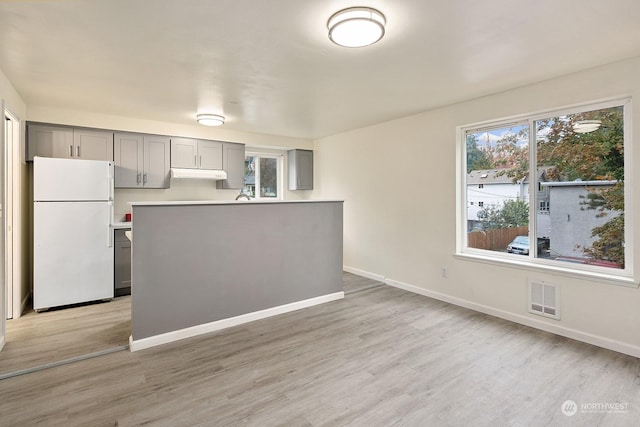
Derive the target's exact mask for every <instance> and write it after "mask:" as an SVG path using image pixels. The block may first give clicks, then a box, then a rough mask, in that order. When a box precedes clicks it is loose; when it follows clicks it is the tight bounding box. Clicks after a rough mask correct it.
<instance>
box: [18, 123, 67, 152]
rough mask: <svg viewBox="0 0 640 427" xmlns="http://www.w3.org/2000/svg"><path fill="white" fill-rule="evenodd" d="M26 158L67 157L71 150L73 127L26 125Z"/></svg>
mask: <svg viewBox="0 0 640 427" xmlns="http://www.w3.org/2000/svg"><path fill="white" fill-rule="evenodd" d="M27 144H28V145H27V146H28V150H27V151H28V153H27V160H33V158H34V157H35V156H40V157H60V158H65V159H68V158H70V157H71V154H72V152H73V129H72V128H68V127H62V126H45V125H32V124H29V125H28V126H27Z"/></svg>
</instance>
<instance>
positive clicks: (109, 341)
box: [0, 296, 131, 375]
mask: <svg viewBox="0 0 640 427" xmlns="http://www.w3.org/2000/svg"><path fill="white" fill-rule="evenodd" d="M129 335H131V296H123V297H118V298H115V299H114V300H112V301H110V302H105V303H96V304H88V305H78V306H74V307H69V308H64V309H54V310H50V311H46V312H41V313H36V312H34V311H33V310H29V311H27V312H26V313H25V314H24V315H23V316H22V317H20V318H19V319H15V320H8V321H7V343H6V345H5V347H4V349H3V350H2V351H0V375H2V374H7V373H9V372H15V371H19V370H23V369H28V368H33V367H36V366H40V365H46V364H49V363H54V362H59V361H61V360H65V359H69V358H73V357H77V356H81V355H85V354H88V353H93V352H97V351H101V350H106V349H110V348H113V347H119V346H126V345H128V344H129Z"/></svg>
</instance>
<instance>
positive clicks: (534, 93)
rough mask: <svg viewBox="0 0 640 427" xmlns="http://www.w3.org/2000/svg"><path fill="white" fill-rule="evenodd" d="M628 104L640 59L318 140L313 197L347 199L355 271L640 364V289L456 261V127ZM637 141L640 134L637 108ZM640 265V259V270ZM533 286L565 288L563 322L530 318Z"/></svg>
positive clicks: (347, 259)
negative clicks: (623, 99) (603, 102)
mask: <svg viewBox="0 0 640 427" xmlns="http://www.w3.org/2000/svg"><path fill="white" fill-rule="evenodd" d="M621 95H627V96H628V95H631V96H634V99H635V101H636V102H640V58H635V59H631V60H627V61H623V62H618V63H614V64H610V65H606V66H602V67H598V68H594V69H590V70H585V71H583V72H579V73H575V74H572V75H568V76H565V77H562V78H556V79H553V80H549V81H545V82H541V83H538V84H534V85H530V86H526V87H522V88H518V89H514V90H510V91H507V92H503V93H499V94H495V95H491V96H487V97H483V98H480V99H475V100H471V101H468V102H463V103H459V104H455V105H451V106H448V107H444V108H439V109H435V110H432V111H427V112H424V113H421V114H417V115H414V116H410V117H406V118H402V119H399V120H394V121H390V122H386V123H381V124H378V125H375V126H371V127H367V128H362V129H358V130H353V131H351V132H346V133H342V134H339V135H335V136H331V137H327V138H322V139H320V140H318V141H316V143H315V155H316V177H317V178H318V179H317V180H316V184H317V185H316V191H314V194H313V196H314V197H317V198H337V199H344V201H345V203H344V242H345V247H344V264H345V266H347V267H348V268H350V269H354V270H356V271H360V272H365V273H370V274H372V275H374V276H375V275H378V276H380V278H386V280H387V281H388V282H389V283H394V284H397V285H401V286H413V287H414V288H413V289H414V290H416V291H418V292H421V293H425V294H430V295H434V296H437V297H439V298H441V299H444V300H450V301H454V302H456V303H458V304H461V305H466V306H469V307H473V308H475V309H479V310H481V311H485V312H489V313H492V314H496V315H499V316H501V317H505V318H509V319H512V320H516V321H519V322H522V323H525V324H532V325H535V326H537V327H541V328H544V329H547V330H552V331H555V332H558V333H561V334H564V335H567V336H573V337H577V338H579V339H582V340H585V341H589V342H593V343H597V344H600V345H605V346H608V347H609V348H616V349H619V350H621V351H624V352H627V353H631V354H635V355H636V356H640V334H638V332H637V328H636V326H635V325H638V324H640V310H639V309H638V307H640V290H638V289H631V288H626V287H623V286H619V285H612V284H605V283H601V282H597V281H591V280H583V279H577V278H570V277H566V276H555V275H552V274H549V273H542V272H537V271H532V270H527V269H524V268H518V267H510V266H504V265H495V264H486V263H480V262H474V261H469V260H466V259H461V258H456V257H454V253H455V251H456V179H457V172H456V143H457V141H456V127H457V126H462V125H466V124H471V123H476V122H481V121H486V120H492V119H499V118H504V117H508V116H513V115H518V114H524V113H531V112H536V111H541V110H547V109H553V108H555V107H562V106H568V105H572V104H577V103H583V102H589V101H594V100H599V99H604V98H610V97H617V96H621ZM633 133H634V135H636V136H640V106H637V105H636V108H635V109H634V111H633ZM625 149H626V150H627V151H633V152H632V153H631V154H632V159H633V161H632V163H633V165H634V166H635V167H636V171H634V174H633V175H632V176H627V177H626V179H627V181H629V182H631V183H632V185H633V188H640V178H639V176H640V175H639V173H638V171H637V167H638V166H637V165H640V150H638V149H635V147H633V144H632V146H631V147H625ZM636 194H637V192H636ZM628 208H629V211H628V213H627V218H628V219H627V226H628V227H635V228H636V230H637V231H638V232H637V233H636V236H635V237H634V239H633V242H632V245H633V246H634V247H636V248H640V221H639V219H640V198H638V197H634V200H633V203H632V206H628ZM631 211H633V214H631V213H630V212H631ZM443 267H447V269H448V277H447V278H442V277H441V268H443ZM639 267H640V251H639V254H638V257H637V258H636V259H635V262H634V269H635V271H636V272H640V268H639ZM530 278H531V279H539V280H547V281H549V282H552V283H557V284H559V285H560V286H561V301H562V306H561V309H562V312H561V315H562V320H560V321H555V320H547V319H545V318H542V317H539V316H534V315H531V314H529V313H527V311H526V304H527V293H526V291H527V281H528V279H530Z"/></svg>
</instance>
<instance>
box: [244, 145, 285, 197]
mask: <svg viewBox="0 0 640 427" xmlns="http://www.w3.org/2000/svg"><path fill="white" fill-rule="evenodd" d="M282 159H283V155H281V154H273V153H261V152H247V153H246V155H245V159H244V189H243V190H242V192H243V193H244V194H246V195H248V196H249V197H251V198H252V199H272V200H282V180H283V178H282V176H283V173H282V164H283V160H282Z"/></svg>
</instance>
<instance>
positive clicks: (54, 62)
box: [0, 0, 640, 138]
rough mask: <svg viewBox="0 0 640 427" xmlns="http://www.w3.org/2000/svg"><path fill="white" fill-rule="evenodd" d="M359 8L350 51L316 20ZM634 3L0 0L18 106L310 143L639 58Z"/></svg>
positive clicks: (638, 6) (3, 50)
mask: <svg viewBox="0 0 640 427" xmlns="http://www.w3.org/2000/svg"><path fill="white" fill-rule="evenodd" d="M363 5H366V6H371V7H375V8H378V9H379V10H381V11H382V12H383V13H384V14H385V15H386V17H387V29H386V36H385V37H384V38H383V39H382V40H381V41H380V42H378V43H377V44H375V45H372V46H368V47H365V48H360V49H348V48H342V47H339V46H336V45H334V44H333V43H331V42H330V41H329V39H328V37H327V30H326V22H327V19H328V18H329V16H330V15H331V14H332V13H334V12H336V11H337V10H339V9H342V8H344V7H348V6H363ZM639 22H640V1H638V0H608V1H602V0H597V1H594V0H564V1H559V0H537V1H535V2H532V1H531V0H491V1H483V2H481V1H477V2H474V1H459V0H458V1H443V0H386V1H385V0H366V1H338V0H330V1H302V0H269V1H266V0H265V1H257V0H208V1H203V0H163V1H154V0H109V1H107V0H101V1H97V0H84V1H78V0H75V1H70V0H49V1H1V2H0V40H1V42H0V69H2V71H3V72H4V74H5V75H6V76H7V77H8V78H9V80H10V81H11V82H12V83H13V85H14V86H15V88H16V90H17V91H18V92H19V93H20V95H21V96H22V98H23V99H24V101H25V102H26V104H27V109H28V108H29V106H43V107H49V106H51V107H56V108H64V109H71V110H82V111H91V112H95V113H104V114H112V115H119V116H125V117H135V118H141V119H150V120H158V121H164V122H173V123H182V124H194V123H195V115H196V113H198V112H200V113H202V112H209V113H215V114H222V115H224V116H225V117H226V118H227V123H226V124H225V125H224V126H225V128H229V129H235V130H240V131H248V132H257V133H266V134H274V135H283V136H292V137H301V138H319V137H323V136H328V135H332V134H336V133H339V132H343V131H347V130H351V129H355V128H359V127H363V126H367V125H371V124H374V123H379V122H382V121H386V120H391V119H394V118H398V117H402V116H406V115H409V114H413V113H417V112H420V111H424V110H428V109H430V108H434V107H438V106H442V105H447V104H451V103H454V102H459V101H462V100H466V99H471V98H476V97H480V96H483V95H487V94H491V93H495V92H499V91H503V90H506V89H509V88H513V87H517V86H522V85H525V84H528V83H533V82H536V81H540V80H544V79H548V78H551V77H554V76H558V75H562V74H566V73H569V72H572V71H576V70H580V69H584V68H589V67H592V66H596V65H599V64H604V63H608V62H613V61H616V60H620V59H624V58H628V57H632V56H638V55H640V24H639Z"/></svg>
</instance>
